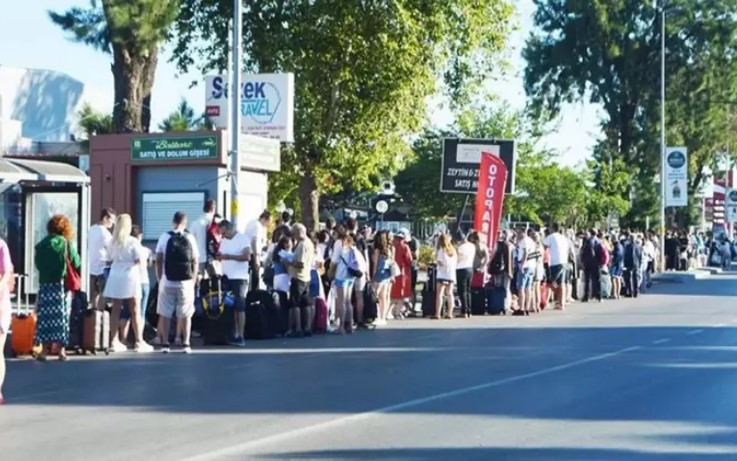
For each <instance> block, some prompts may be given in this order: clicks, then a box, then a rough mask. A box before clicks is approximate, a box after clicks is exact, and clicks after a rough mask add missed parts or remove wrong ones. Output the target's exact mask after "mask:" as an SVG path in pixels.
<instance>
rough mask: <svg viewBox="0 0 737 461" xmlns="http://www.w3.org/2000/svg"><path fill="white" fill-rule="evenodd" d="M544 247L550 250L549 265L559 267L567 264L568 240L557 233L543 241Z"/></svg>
mask: <svg viewBox="0 0 737 461" xmlns="http://www.w3.org/2000/svg"><path fill="white" fill-rule="evenodd" d="M545 246H546V247H548V248H550V265H551V266H561V265H563V264H568V254H569V252H570V247H569V243H568V239H567V238H565V237H563V236H562V235H561V234H559V233H558V232H555V233H553V234H550V235H548V237H547V238H546V239H545Z"/></svg>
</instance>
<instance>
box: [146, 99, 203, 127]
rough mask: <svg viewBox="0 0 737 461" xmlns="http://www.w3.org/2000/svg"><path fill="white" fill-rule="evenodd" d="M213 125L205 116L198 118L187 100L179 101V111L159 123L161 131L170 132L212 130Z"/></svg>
mask: <svg viewBox="0 0 737 461" xmlns="http://www.w3.org/2000/svg"><path fill="white" fill-rule="evenodd" d="M211 129H212V124H211V123H210V122H209V121H208V120H207V117H206V116H205V115H204V114H203V115H200V116H196V115H195V112H194V108H193V107H192V106H190V105H189V103H188V102H187V100H186V99H184V98H182V100H181V101H179V105H178V106H177V110H175V111H174V112H172V113H171V114H169V116H168V117H167V118H166V119H164V120H163V121H162V122H161V123H159V130H161V131H164V132H168V131H197V130H211Z"/></svg>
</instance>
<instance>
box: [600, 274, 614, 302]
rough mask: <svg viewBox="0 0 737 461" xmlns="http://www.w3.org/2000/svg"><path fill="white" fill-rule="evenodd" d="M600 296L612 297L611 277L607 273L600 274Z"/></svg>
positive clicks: (604, 297) (603, 297)
mask: <svg viewBox="0 0 737 461" xmlns="http://www.w3.org/2000/svg"><path fill="white" fill-rule="evenodd" d="M600 284H601V298H602V299H607V298H611V297H612V277H611V276H610V275H609V274H601V278H600Z"/></svg>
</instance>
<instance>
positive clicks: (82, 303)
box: [67, 291, 89, 353]
mask: <svg viewBox="0 0 737 461" xmlns="http://www.w3.org/2000/svg"><path fill="white" fill-rule="evenodd" d="M88 308H89V302H88V300H87V293H85V292H83V291H78V292H76V293H74V295H73V297H72V309H71V311H70V313H69V344H67V348H68V349H70V350H73V351H77V352H78V353H81V352H82V336H83V334H82V332H83V331H84V314H85V312H87V309H88Z"/></svg>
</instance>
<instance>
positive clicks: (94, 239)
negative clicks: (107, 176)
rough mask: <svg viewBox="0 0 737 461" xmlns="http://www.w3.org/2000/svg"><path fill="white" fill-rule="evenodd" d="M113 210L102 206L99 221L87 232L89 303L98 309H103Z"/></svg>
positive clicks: (108, 265) (113, 221)
mask: <svg viewBox="0 0 737 461" xmlns="http://www.w3.org/2000/svg"><path fill="white" fill-rule="evenodd" d="M115 219H116V216H115V210H113V209H112V208H104V209H103V210H102V213H100V221H99V222H98V223H97V224H95V225H94V226H92V227H90V229H89V231H88V232H87V252H88V254H89V268H90V305H91V306H92V307H93V308H96V309H98V310H104V309H105V299H104V298H103V296H102V292H103V291H105V280H106V279H107V273H108V271H109V269H110V258H109V256H108V254H107V248H108V245H110V242H111V241H112V240H113V236H112V234H111V233H110V229H111V228H112V227H113V224H114V223H115Z"/></svg>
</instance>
